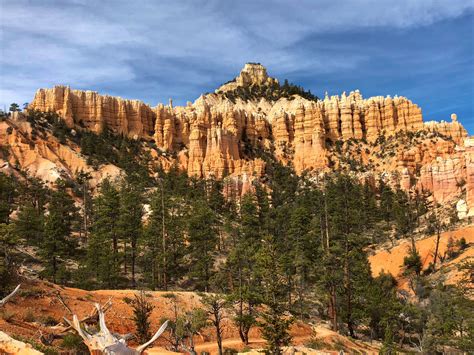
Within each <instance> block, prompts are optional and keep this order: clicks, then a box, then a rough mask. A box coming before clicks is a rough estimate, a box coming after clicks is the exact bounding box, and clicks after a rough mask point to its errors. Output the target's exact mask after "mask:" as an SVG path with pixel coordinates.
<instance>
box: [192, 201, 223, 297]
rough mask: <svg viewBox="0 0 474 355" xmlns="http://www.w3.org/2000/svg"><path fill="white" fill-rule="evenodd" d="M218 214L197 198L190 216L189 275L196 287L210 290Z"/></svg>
mask: <svg viewBox="0 0 474 355" xmlns="http://www.w3.org/2000/svg"><path fill="white" fill-rule="evenodd" d="M215 224H216V216H215V214H214V212H213V211H212V210H211V209H210V208H209V207H208V205H207V203H206V202H205V201H202V200H197V201H195V202H194V203H193V206H192V208H191V211H190V216H189V217H188V226H187V234H188V248H187V249H188V255H189V276H190V277H191V278H192V279H193V280H194V281H195V285H196V289H198V290H202V291H206V292H207V291H208V290H209V287H210V281H211V277H212V276H213V274H214V259H215V253H216V246H217V234H216V230H215Z"/></svg>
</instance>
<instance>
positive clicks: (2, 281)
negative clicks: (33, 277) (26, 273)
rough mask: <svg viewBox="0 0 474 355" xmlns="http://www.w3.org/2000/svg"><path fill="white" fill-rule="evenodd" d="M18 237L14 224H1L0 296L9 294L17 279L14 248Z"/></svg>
mask: <svg viewBox="0 0 474 355" xmlns="http://www.w3.org/2000/svg"><path fill="white" fill-rule="evenodd" d="M17 242H18V239H17V238H16V235H15V233H14V229H13V225H11V224H4V223H1V224H0V298H2V297H1V296H2V295H3V294H7V293H8V291H9V288H10V286H11V285H13V283H14V282H15V281H16V272H15V269H14V260H13V255H12V252H11V251H12V249H13V248H14V246H15V245H16V244H17Z"/></svg>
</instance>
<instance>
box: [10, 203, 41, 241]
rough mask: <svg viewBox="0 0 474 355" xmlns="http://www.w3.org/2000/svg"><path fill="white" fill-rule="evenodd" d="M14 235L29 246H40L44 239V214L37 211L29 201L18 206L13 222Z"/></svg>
mask: <svg viewBox="0 0 474 355" xmlns="http://www.w3.org/2000/svg"><path fill="white" fill-rule="evenodd" d="M14 226H15V233H16V235H18V237H20V238H24V239H25V240H26V242H27V243H28V244H29V245H40V244H41V243H42V241H43V238H44V212H43V210H40V211H38V210H37V209H36V208H35V207H34V206H33V205H32V204H31V202H29V201H25V203H24V204H22V205H21V206H20V209H19V211H18V215H17V218H16V220H15V222H14Z"/></svg>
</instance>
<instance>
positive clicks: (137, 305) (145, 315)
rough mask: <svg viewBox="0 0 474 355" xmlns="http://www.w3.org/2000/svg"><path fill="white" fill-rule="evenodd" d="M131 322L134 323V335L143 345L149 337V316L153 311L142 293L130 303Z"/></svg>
mask: <svg viewBox="0 0 474 355" xmlns="http://www.w3.org/2000/svg"><path fill="white" fill-rule="evenodd" d="M132 308H133V321H134V322H135V328H136V331H135V335H136V336H137V339H138V341H139V342H140V343H142V344H143V343H145V342H146V341H148V340H149V339H150V337H151V335H150V315H151V312H152V311H153V305H152V304H151V303H150V302H149V301H148V300H147V297H146V294H145V292H144V291H140V293H139V294H138V295H135V299H134V300H133V302H132Z"/></svg>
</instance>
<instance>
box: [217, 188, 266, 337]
mask: <svg viewBox="0 0 474 355" xmlns="http://www.w3.org/2000/svg"><path fill="white" fill-rule="evenodd" d="M260 229H261V228H260V220H259V214H258V210H257V205H256V201H255V200H254V196H252V195H250V194H246V195H245V196H244V197H243V198H242V202H241V206H240V220H239V229H238V231H237V235H236V237H235V239H234V240H233V243H232V246H231V250H230V252H229V256H228V258H227V263H226V268H227V270H228V271H229V272H230V274H231V280H232V285H231V289H230V294H229V298H230V300H231V301H232V302H233V303H234V307H233V311H234V314H235V316H234V322H235V324H236V325H237V327H238V329H239V336H240V339H241V340H242V342H243V343H244V344H248V342H249V332H250V329H251V328H252V327H253V326H254V325H256V322H257V319H256V309H255V308H256V307H257V305H258V304H259V303H260V302H261V297H260V293H261V289H260V282H259V279H258V275H257V273H256V270H255V264H256V258H257V254H258V251H259V247H260V239H261V232H260Z"/></svg>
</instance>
